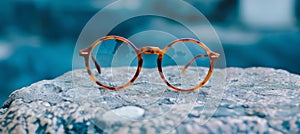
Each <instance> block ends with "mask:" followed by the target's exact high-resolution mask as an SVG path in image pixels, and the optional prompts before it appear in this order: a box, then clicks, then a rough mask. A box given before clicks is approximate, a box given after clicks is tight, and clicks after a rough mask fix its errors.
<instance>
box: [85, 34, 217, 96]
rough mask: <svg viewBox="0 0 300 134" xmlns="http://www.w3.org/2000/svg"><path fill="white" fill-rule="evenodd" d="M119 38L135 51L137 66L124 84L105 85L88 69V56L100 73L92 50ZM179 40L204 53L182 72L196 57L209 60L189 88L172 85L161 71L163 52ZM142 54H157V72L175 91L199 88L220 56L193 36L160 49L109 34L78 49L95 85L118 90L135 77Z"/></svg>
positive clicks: (127, 84) (141, 63)
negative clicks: (200, 77)
mask: <svg viewBox="0 0 300 134" xmlns="http://www.w3.org/2000/svg"><path fill="white" fill-rule="evenodd" d="M112 39H115V40H119V41H122V42H123V43H125V44H127V45H129V46H131V47H132V48H133V49H134V51H135V53H136V56H137V58H138V67H137V69H136V72H135V74H134V76H133V78H131V80H130V81H129V82H127V83H126V84H124V85H122V86H117V87H110V86H106V85H104V84H102V83H100V81H98V80H97V78H96V77H95V76H94V75H93V74H92V71H91V69H90V58H91V57H92V60H93V62H94V64H95V67H96V69H97V71H98V73H99V74H101V67H100V66H99V64H98V63H97V61H96V59H95V57H94V56H92V53H91V52H92V50H93V49H94V48H95V47H96V46H97V45H99V44H101V42H103V41H105V40H112ZM181 42H192V43H195V44H197V45H199V46H200V47H202V48H203V49H204V50H205V52H206V54H199V55H196V56H195V57H194V58H193V59H191V60H190V61H189V62H188V63H187V64H186V65H185V66H184V67H183V68H182V72H185V70H186V69H187V68H188V67H189V66H190V65H191V64H192V63H193V62H194V61H195V60H196V59H197V58H201V57H208V58H209V60H210V67H209V70H208V73H207V75H206V76H205V78H204V80H203V81H202V82H201V83H199V84H198V85H196V86H194V87H193V88H189V89H180V88H177V87H175V86H173V85H171V84H170V83H169V82H168V81H167V80H166V78H165V76H164V74H163V71H162V66H161V65H162V59H163V57H164V55H165V53H166V52H167V50H168V49H169V48H170V47H172V46H173V45H175V44H177V43H181ZM143 54H156V55H158V58H157V68H158V72H159V74H160V77H161V78H162V80H163V82H164V83H166V84H167V85H168V86H169V87H170V88H172V89H174V90H175V91H177V92H192V91H195V90H197V89H199V88H201V87H202V86H203V85H204V84H205V83H206V82H207V81H208V80H209V79H210V77H211V75H212V72H213V69H214V65H215V61H216V60H218V59H219V58H220V54H218V53H216V52H213V51H211V50H210V49H209V48H208V47H207V46H206V45H205V44H204V43H202V42H200V41H198V40H196V39H193V38H181V39H177V40H175V41H173V42H171V43H170V44H169V45H167V46H166V47H165V48H164V49H160V48H158V47H153V46H145V47H142V48H140V49H138V48H137V47H136V46H135V45H134V44H133V43H132V42H130V41H129V40H128V39H126V38H124V37H121V36H116V35H109V36H104V37H102V38H99V39H97V40H96V41H95V42H93V43H92V44H91V45H90V46H89V47H88V48H86V49H82V50H80V51H79V55H80V56H82V57H84V61H85V66H86V70H87V72H88V74H89V76H90V78H91V79H92V81H94V82H95V83H96V84H97V85H99V86H100V87H102V88H104V89H109V90H120V89H124V88H127V87H128V86H130V85H131V84H132V83H133V82H134V81H135V80H136V79H137V78H138V75H139V73H140V72H141V70H142V65H143V58H142V55H143Z"/></svg>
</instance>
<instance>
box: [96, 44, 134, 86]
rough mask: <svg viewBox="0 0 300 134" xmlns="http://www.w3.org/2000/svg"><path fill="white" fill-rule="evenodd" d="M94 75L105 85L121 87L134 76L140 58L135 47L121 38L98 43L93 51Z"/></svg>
mask: <svg viewBox="0 0 300 134" xmlns="http://www.w3.org/2000/svg"><path fill="white" fill-rule="evenodd" d="M90 66H91V71H92V75H93V76H95V78H96V79H97V80H98V81H99V82H100V83H101V84H103V85H105V86H108V87H121V86H123V85H125V84H126V83H128V82H130V80H131V79H132V78H133V77H134V75H135V73H136V70H137V67H138V59H137V53H136V51H135V49H134V48H133V47H132V46H130V45H129V44H128V43H126V42H124V41H122V40H119V39H108V40H104V41H102V42H100V43H99V44H97V45H96V46H95V47H94V48H93V50H92V53H91V57H90Z"/></svg>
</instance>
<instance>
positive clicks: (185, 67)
mask: <svg viewBox="0 0 300 134" xmlns="http://www.w3.org/2000/svg"><path fill="white" fill-rule="evenodd" d="M203 57H208V55H207V54H199V55H196V56H195V57H194V58H193V59H191V60H190V61H189V62H188V63H187V64H186V65H185V66H184V67H182V68H181V71H182V72H183V73H184V72H185V70H186V69H187V68H188V67H189V66H190V65H191V64H192V63H193V62H194V61H195V60H196V59H197V58H203Z"/></svg>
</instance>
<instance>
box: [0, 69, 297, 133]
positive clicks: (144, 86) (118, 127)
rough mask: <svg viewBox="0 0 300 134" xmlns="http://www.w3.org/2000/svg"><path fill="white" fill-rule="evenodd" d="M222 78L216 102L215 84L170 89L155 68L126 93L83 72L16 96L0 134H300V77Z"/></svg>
mask: <svg viewBox="0 0 300 134" xmlns="http://www.w3.org/2000/svg"><path fill="white" fill-rule="evenodd" d="M218 71H220V72H222V71H223V72H224V71H225V72H227V75H226V81H225V83H223V84H224V85H223V87H224V89H225V90H224V92H223V91H220V92H218V93H219V94H215V95H214V94H213V93H217V92H214V90H210V89H214V88H215V85H218V83H217V82H215V81H214V80H211V81H210V82H209V83H208V84H206V85H205V86H204V87H203V88H201V89H200V90H199V92H193V93H178V92H175V91H173V90H170V89H168V87H167V86H165V84H164V83H163V82H161V79H160V78H159V76H158V73H157V69H155V71H154V70H151V69H149V70H147V69H143V72H144V73H142V74H140V76H139V78H138V80H136V81H135V82H134V84H133V85H132V86H130V87H128V88H126V89H125V90H121V91H108V90H103V89H101V88H98V86H97V85H96V84H95V83H93V82H92V81H91V80H90V78H89V77H88V75H87V73H86V71H85V70H75V71H73V72H68V73H66V74H64V75H62V76H60V77H58V78H56V79H54V80H44V81H40V82H37V83H34V84H32V85H31V86H29V87H24V88H22V89H19V90H16V91H15V92H13V93H12V94H11V95H10V96H9V99H8V100H7V101H6V102H5V104H4V105H3V106H2V108H1V109H0V122H1V124H0V133H45V132H50V133H75V132H76V133H192V134H194V133H221V132H222V133H252V132H253V133H300V99H299V98H300V92H299V90H300V76H298V75H294V74H290V73H288V72H286V71H284V70H275V69H270V68H247V69H240V68H227V69H224V70H216V71H215V72H214V74H218ZM118 78H121V77H118ZM223 93H224V94H223ZM220 96H221V97H222V98H221V99H220V101H211V99H213V98H214V97H215V98H217V97H220ZM216 100H218V99H216ZM207 103H211V104H213V105H215V106H217V109H216V111H214V110H215V109H214V108H213V107H211V109H210V106H212V105H207ZM210 113H214V114H213V115H212V116H211V114H210ZM208 118H209V120H206V119H208Z"/></svg>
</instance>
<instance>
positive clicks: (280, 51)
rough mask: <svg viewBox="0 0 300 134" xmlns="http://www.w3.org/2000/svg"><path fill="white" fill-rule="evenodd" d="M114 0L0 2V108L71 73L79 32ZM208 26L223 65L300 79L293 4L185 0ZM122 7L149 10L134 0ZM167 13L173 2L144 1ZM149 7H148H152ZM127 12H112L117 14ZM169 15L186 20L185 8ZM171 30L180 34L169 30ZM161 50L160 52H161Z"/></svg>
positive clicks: (299, 13)
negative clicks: (25, 90)
mask: <svg viewBox="0 0 300 134" xmlns="http://www.w3.org/2000/svg"><path fill="white" fill-rule="evenodd" d="M111 2H114V0H106V1H102V0H90V1H58V0H48V1H38V0H26V1H23V0H12V1H8V0H6V1H5V0H4V1H0V18H1V19H0V90H1V94H0V103H3V102H4V100H6V99H7V97H8V95H9V94H10V93H11V92H12V91H14V90H15V89H19V88H21V87H23V86H28V85H30V84H32V83H34V82H37V81H39V80H43V79H53V78H55V77H57V76H59V75H61V74H63V73H64V72H66V71H70V70H71V69H72V55H73V50H74V47H75V44H76V40H77V38H78V36H79V33H80V31H81V29H82V28H83V27H84V25H85V24H86V23H87V21H88V20H89V19H90V18H91V17H92V16H93V15H94V14H95V13H96V12H98V11H99V10H100V9H101V8H103V7H104V6H106V5H107V4H109V3H111ZM187 2H188V3H190V4H192V5H193V6H195V7H196V8H198V9H199V10H200V11H201V12H202V13H203V14H204V15H205V16H206V17H207V18H208V19H209V21H210V22H211V23H212V24H213V26H214V28H215V29H216V32H217V33H218V35H219V37H220V39H221V41H222V44H223V47H224V50H225V54H226V60H227V66H235V67H252V66H263V67H274V68H278V69H285V70H288V71H289V72H292V73H297V74H300V59H299V57H300V33H299V25H300V21H299V20H300V9H299V7H300V2H299V1H298V0H264V1H261V0H240V1H238V0H206V1H202V0H187ZM124 4H125V5H126V7H127V8H149V7H150V6H147V5H142V4H140V3H139V0H132V1H131V3H124ZM149 4H152V5H155V6H154V8H157V10H165V11H168V8H174V7H172V3H164V2H163V1H161V0H152V1H149ZM151 7H153V6H151ZM123 10H124V11H125V10H126V9H124V8H120V9H115V11H116V12H120V11H123ZM170 14H172V13H170ZM173 14H181V15H185V16H190V18H191V19H190V21H191V23H193V14H191V13H189V12H186V11H185V10H184V9H180V10H178V12H176V13H173ZM157 23H162V26H163V25H173V23H172V21H168V22H162V21H157V20H156V19H151V18H148V19H146V20H143V21H142V22H140V23H126V25H128V26H127V27H126V28H123V29H122V28H121V29H119V31H118V30H117V31H113V32H116V33H117V32H122V33H127V32H128V33H135V32H136V31H139V30H140V28H141V27H148V28H149V27H150V28H151V25H153V24H156V25H157ZM174 26H175V27H174V29H173V30H172V31H174V32H178V33H175V34H181V31H180V30H178V29H176V25H174ZM161 48H163V47H161Z"/></svg>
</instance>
